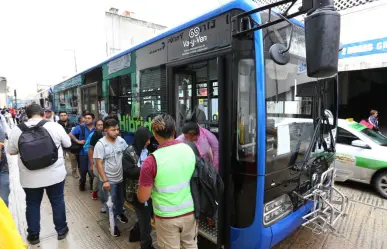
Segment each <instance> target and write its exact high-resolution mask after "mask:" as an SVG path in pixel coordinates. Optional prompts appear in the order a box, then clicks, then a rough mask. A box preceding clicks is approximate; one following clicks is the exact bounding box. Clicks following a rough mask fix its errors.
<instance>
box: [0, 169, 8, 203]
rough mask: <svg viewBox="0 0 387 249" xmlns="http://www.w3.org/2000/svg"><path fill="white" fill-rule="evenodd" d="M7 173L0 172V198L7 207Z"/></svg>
mask: <svg viewBox="0 0 387 249" xmlns="http://www.w3.org/2000/svg"><path fill="white" fill-rule="evenodd" d="M9 192H10V189H9V173H8V172H0V197H1V198H2V199H3V201H4V202H5V205H7V206H8V196H9Z"/></svg>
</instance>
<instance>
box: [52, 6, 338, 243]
mask: <svg viewBox="0 0 387 249" xmlns="http://www.w3.org/2000/svg"><path fill="white" fill-rule="evenodd" d="M261 2H262V3H265V2H266V1H261ZM271 2H273V3H272V4H268V5H267V4H262V3H260V1H251V0H233V1H229V2H227V3H225V4H223V5H222V6H219V8H217V9H215V10H213V11H210V12H208V13H205V14H203V15H201V16H199V17H197V18H195V19H193V20H191V21H188V22H186V23H184V24H181V25H179V26H178V27H175V28H172V29H169V30H167V31H165V32H164V33H162V34H159V35H157V36H156V37H154V38H152V39H149V40H147V41H145V42H143V43H141V44H138V45H136V46H134V47H132V48H129V49H128V50H126V51H124V52H122V53H120V54H117V55H115V56H113V57H111V58H109V59H108V60H106V61H103V62H102V63H100V64H98V65H96V66H94V67H92V68H89V69H87V70H85V71H83V72H82V73H80V74H77V75H75V76H74V77H73V78H71V79H69V80H67V81H66V82H70V83H69V85H68V86H67V85H66V84H67V83H65V82H62V83H60V87H54V94H55V103H56V102H57V101H60V102H61V103H62V102H63V103H66V99H65V96H67V95H66V94H64V93H65V92H66V91H72V92H73V93H74V94H72V95H71V98H72V100H73V101H74V103H76V104H75V106H73V107H71V108H73V109H74V110H75V109H77V110H79V111H86V110H87V111H91V112H94V113H95V114H96V115H99V116H100V117H103V116H105V115H107V114H108V113H111V112H116V113H117V114H118V117H119V122H120V129H121V132H122V136H123V137H124V138H125V139H126V141H127V142H128V143H130V142H131V141H132V139H133V135H134V133H135V131H136V129H137V128H138V127H139V126H145V127H148V129H150V130H152V128H151V121H152V118H153V117H155V116H156V115H157V114H159V113H169V114H171V115H172V116H173V117H174V118H175V120H176V133H177V134H176V135H180V134H181V132H182V131H181V128H182V125H183V124H184V122H185V121H186V119H187V116H189V115H192V113H196V114H197V113H200V114H201V115H198V116H200V118H199V117H197V122H198V124H199V125H200V126H201V127H204V128H206V129H208V130H209V131H211V132H212V133H213V134H214V135H215V136H216V138H217V139H218V142H219V148H218V149H219V172H220V174H221V176H222V178H223V181H224V184H225V191H224V196H223V198H222V201H221V203H219V212H218V215H217V217H215V218H216V225H215V226H210V225H209V224H208V223H206V221H201V222H200V226H199V234H200V235H201V236H203V237H205V238H206V239H208V240H209V241H211V242H213V244H214V245H216V247H218V248H221V247H224V248H238V249H239V248H271V247H273V246H275V245H276V244H278V243H279V242H280V241H281V240H283V239H284V238H286V237H287V236H288V235H289V234H291V233H292V232H293V231H295V230H296V229H297V228H298V227H300V226H301V225H303V224H304V225H305V226H308V227H311V228H312V229H314V230H315V231H316V230H319V231H327V228H331V227H332V226H334V224H335V223H336V221H337V220H338V218H339V217H340V216H341V215H342V213H343V209H344V202H345V201H344V199H345V198H344V196H342V195H341V193H339V192H337V191H336V190H335V188H334V185H333V182H332V178H333V175H334V167H333V166H332V162H333V160H334V155H335V135H334V134H335V129H336V126H337V92H338V91H337V89H338V87H337V86H338V82H337V77H335V76H336V74H337V63H338V61H337V57H338V50H339V41H338V40H339V33H340V19H339V17H338V19H337V16H338V14H337V15H336V12H335V10H334V9H333V8H326V7H327V6H324V5H323V4H321V3H319V4H320V5H318V3H317V1H303V4H302V5H301V8H299V10H298V11H296V12H293V13H291V14H289V13H290V12H289V11H288V8H289V7H292V6H293V5H294V3H295V2H296V1H290V0H285V1H271ZM322 2H324V1H322ZM325 3H326V4H333V1H325ZM297 7H300V6H299V5H298V6H297ZM319 7H321V8H322V9H318V8H319ZM328 7H329V6H328ZM281 10H282V11H281ZM324 11H328V12H329V13H330V19H329V21H327V20H326V19H324V20H325V21H324V22H318V20H319V17H323V16H324V13H325V12H324ZM302 14H306V16H307V17H306V18H309V19H308V20H310V23H309V29H308V30H307V31H308V32H309V37H307V36H306V35H305V29H306V26H307V22H305V27H304V23H302V22H300V21H297V20H296V19H292V18H293V17H296V16H298V15H302ZM314 14H316V15H314ZM324 18H325V17H324ZM316 20H317V21H316ZM331 22H332V23H331ZM312 24H313V25H312ZM330 24H332V25H333V26H334V27H333V28H332V26H329V25H330ZM324 25H328V26H329V27H326V26H324ZM335 25H336V26H335ZM314 29H315V30H314ZM326 32H328V33H326ZM314 37H317V38H314ZM319 39H321V40H319ZM324 39H329V42H327V40H324ZM308 41H309V44H308ZM312 43H313V44H312ZM327 45H329V46H327ZM326 55H329V56H328V57H329V58H327V57H326ZM321 58H323V59H321ZM317 78H318V79H317ZM55 89H59V90H55ZM60 96H64V97H60ZM74 98H76V99H75V100H74ZM55 106H61V105H55ZM328 114H329V115H328ZM335 194H336V195H338V196H339V198H336V201H337V200H338V199H339V200H341V202H339V204H337V203H336V206H335V205H333V204H332V203H331V202H330V201H331V200H332V198H333V197H332V196H333V195H335ZM337 205H338V206H337Z"/></svg>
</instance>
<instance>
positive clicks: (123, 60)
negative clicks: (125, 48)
mask: <svg viewBox="0 0 387 249" xmlns="http://www.w3.org/2000/svg"><path fill="white" fill-rule="evenodd" d="M131 63H132V54H131V53H129V54H125V55H123V56H121V57H119V58H117V59H115V60H113V61H111V62H109V63H108V64H107V68H108V75H110V74H113V73H116V72H118V71H121V70H122V69H125V68H128V67H130V65H131Z"/></svg>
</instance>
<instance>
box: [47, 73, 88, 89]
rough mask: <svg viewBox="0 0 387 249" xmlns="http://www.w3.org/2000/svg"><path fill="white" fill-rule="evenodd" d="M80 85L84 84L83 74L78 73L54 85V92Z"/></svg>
mask: <svg viewBox="0 0 387 249" xmlns="http://www.w3.org/2000/svg"><path fill="white" fill-rule="evenodd" d="M80 85H82V76H81V75H78V76H75V77H73V78H71V79H69V80H66V81H64V82H62V83H60V84H58V85H56V86H54V92H60V91H63V90H66V89H70V88H73V87H77V86H80Z"/></svg>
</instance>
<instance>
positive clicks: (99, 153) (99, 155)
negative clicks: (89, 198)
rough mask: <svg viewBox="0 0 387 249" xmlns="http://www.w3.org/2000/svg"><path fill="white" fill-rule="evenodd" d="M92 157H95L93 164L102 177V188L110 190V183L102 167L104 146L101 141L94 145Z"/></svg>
mask: <svg viewBox="0 0 387 249" xmlns="http://www.w3.org/2000/svg"><path fill="white" fill-rule="evenodd" d="M93 157H94V158H95V164H96V167H97V171H98V174H99V176H100V177H101V179H102V183H103V185H102V187H103V189H106V190H108V191H110V183H109V180H108V178H107V176H106V173H105V169H104V168H103V159H104V158H105V148H104V146H103V144H102V143H101V142H99V143H97V144H96V145H95V147H94V154H93Z"/></svg>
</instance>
